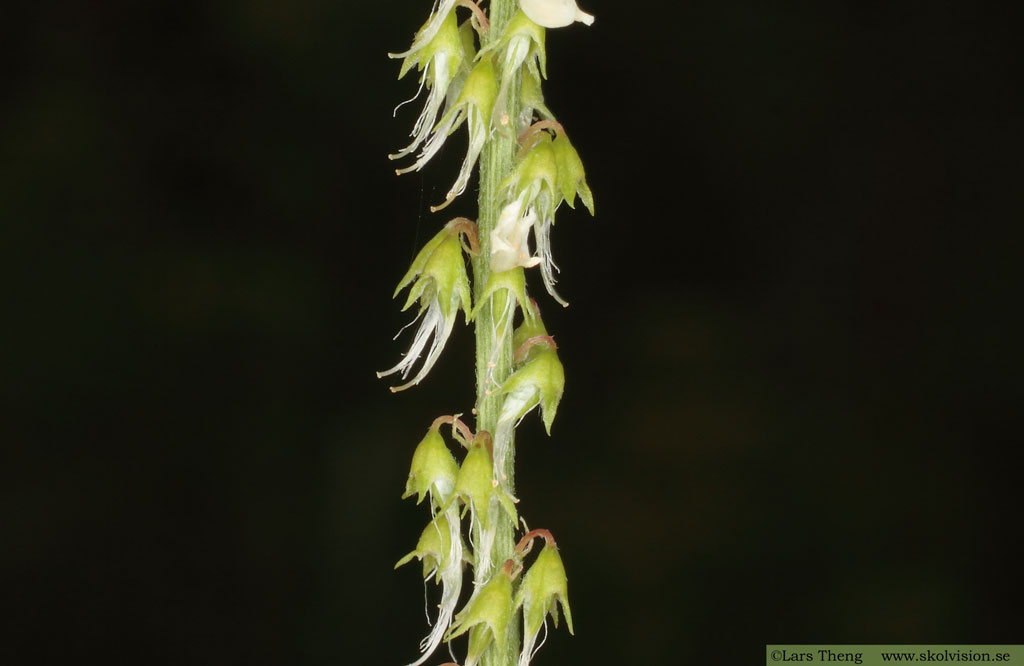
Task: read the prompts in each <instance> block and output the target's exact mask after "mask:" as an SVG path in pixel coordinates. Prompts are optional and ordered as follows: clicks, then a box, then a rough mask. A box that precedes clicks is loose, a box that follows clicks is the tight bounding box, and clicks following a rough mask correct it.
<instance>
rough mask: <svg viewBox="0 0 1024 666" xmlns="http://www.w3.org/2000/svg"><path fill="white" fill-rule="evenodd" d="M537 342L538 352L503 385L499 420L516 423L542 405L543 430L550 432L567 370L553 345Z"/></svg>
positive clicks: (560, 398)
mask: <svg viewBox="0 0 1024 666" xmlns="http://www.w3.org/2000/svg"><path fill="white" fill-rule="evenodd" d="M548 339H549V340H550V338H548ZM531 340H533V339H531ZM528 343H529V341H528ZM537 344H538V346H539V349H538V351H536V352H535V353H534V354H533V355H532V358H530V360H528V361H527V362H526V363H525V364H524V365H523V366H522V367H521V368H519V369H518V370H516V371H515V372H514V373H512V376H511V377H509V378H508V379H507V380H506V381H505V383H504V384H503V385H502V387H501V392H502V393H503V394H505V395H506V396H507V397H506V399H505V403H504V404H503V405H502V408H501V414H500V415H499V417H498V421H499V422H502V421H509V422H512V423H517V422H518V421H519V419H521V418H522V417H523V416H525V415H526V414H527V413H528V412H529V411H530V410H531V409H533V408H534V407H536V406H537V405H538V404H539V405H540V409H541V414H542V416H543V420H544V429H545V430H547V432H548V434H551V424H552V423H553V422H554V420H555V412H556V411H557V410H558V403H559V402H560V401H561V400H562V393H563V392H564V391H565V369H564V368H563V367H562V362H561V361H560V360H558V353H557V352H556V351H555V347H554V345H552V344H550V343H549V342H547V341H540V340H538V341H537ZM541 345H543V346H541Z"/></svg>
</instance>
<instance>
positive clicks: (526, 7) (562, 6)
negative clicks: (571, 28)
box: [519, 0, 594, 28]
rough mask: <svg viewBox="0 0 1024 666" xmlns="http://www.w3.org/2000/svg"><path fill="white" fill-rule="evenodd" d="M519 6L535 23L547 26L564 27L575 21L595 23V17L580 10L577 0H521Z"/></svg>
mask: <svg viewBox="0 0 1024 666" xmlns="http://www.w3.org/2000/svg"><path fill="white" fill-rule="evenodd" d="M519 7H520V8H521V9H522V10H523V12H524V13H525V14H526V15H527V16H529V17H530V19H531V20H532V21H533V22H534V23H537V24H538V25H542V26H544V27H545V28H564V27H565V26H567V25H570V24H571V23H573V22H574V21H579V22H580V23H584V24H586V25H592V24H593V23H594V17H593V16H591V15H590V14H587V13H585V12H582V11H580V9H579V7H577V6H576V1H575V0H519Z"/></svg>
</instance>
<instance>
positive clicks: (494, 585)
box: [445, 560, 513, 666]
mask: <svg viewBox="0 0 1024 666" xmlns="http://www.w3.org/2000/svg"><path fill="white" fill-rule="evenodd" d="M511 562H512V561H511V560H509V561H508V562H506V566H504V567H502V568H501V569H500V570H499V571H496V572H495V573H494V575H493V576H492V577H491V580H490V581H488V582H487V584H485V585H484V586H483V587H481V588H480V589H479V590H477V592H476V594H474V595H473V597H472V598H471V599H470V600H469V602H468V603H467V604H466V607H465V608H463V609H462V610H461V611H459V613H458V614H457V615H456V616H455V621H454V622H453V623H452V626H451V629H449V631H448V635H447V636H445V640H448V641H450V640H452V639H453V638H457V637H458V636H461V635H462V634H464V633H466V632H467V631H468V632H469V649H468V651H467V655H466V664H465V666H476V664H477V663H479V661H480V658H481V657H482V656H483V653H484V651H485V650H487V648H488V647H489V646H490V645H491V643H492V642H493V643H496V644H498V645H504V643H505V640H506V637H507V635H508V634H507V632H508V625H509V621H510V620H511V618H512V577H513V567H511V566H509V565H510V564H511Z"/></svg>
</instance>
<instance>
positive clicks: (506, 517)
mask: <svg viewBox="0 0 1024 666" xmlns="http://www.w3.org/2000/svg"><path fill="white" fill-rule="evenodd" d="M508 1H510V0H506V2H508ZM495 4H496V3H495V2H494V0H492V4H491V8H492V11H495V8H494V5H495ZM518 7H519V9H518V11H516V12H515V13H514V15H511V16H509V14H505V19H506V20H502V21H501V24H502V25H501V34H490V32H489V31H490V30H491V29H492V23H491V21H489V17H488V15H487V13H486V12H484V11H483V10H481V9H480V7H479V6H477V5H476V4H474V3H473V2H471V1H470V0H437V2H436V3H435V7H434V11H433V13H432V14H431V15H430V18H429V19H428V20H427V22H426V23H425V24H424V25H423V27H422V28H421V29H420V30H419V31H418V32H417V33H416V36H415V37H414V39H413V44H412V46H411V47H410V49H409V50H408V51H405V52H403V53H398V54H392V57H397V58H403V63H402V68H401V72H400V74H399V78H401V77H402V76H404V75H405V74H406V73H408V72H409V71H411V70H412V69H413V68H416V69H417V70H418V71H419V72H420V84H421V85H420V91H421V92H422V91H423V89H426V91H427V100H426V103H425V105H424V108H423V111H422V113H421V114H420V116H419V118H418V120H417V121H416V123H415V125H414V127H413V131H412V133H411V137H412V141H411V143H410V144H409V145H407V146H406V147H404V148H403V149H402V150H400V151H399V152H397V153H395V154H394V155H391V158H392V159H402V158H406V157H409V156H412V157H411V159H412V160H413V163H412V164H411V165H410V166H408V167H406V168H404V169H399V170H398V173H405V172H409V171H415V170H419V169H421V168H422V167H423V166H424V165H425V164H426V163H427V162H428V161H429V160H430V159H431V158H432V157H433V156H434V155H436V154H437V153H438V151H439V150H440V149H441V147H442V145H443V144H444V142H445V139H446V138H447V137H448V136H449V135H451V134H452V133H454V132H455V131H457V130H458V129H459V128H460V127H462V126H463V125H465V126H466V128H467V131H468V133H469V141H468V149H467V152H466V156H465V159H464V160H463V163H462V167H461V169H460V171H459V174H458V176H457V177H456V180H455V183H454V185H452V187H451V189H450V190H449V191H448V193H447V195H446V197H445V200H444V201H443V202H441V203H440V204H439V205H437V206H434V207H432V210H440V209H441V208H444V207H445V206H447V205H448V204H450V203H451V202H452V201H453V200H454V199H455V198H456V197H458V196H459V195H460V194H462V193H463V192H464V191H465V189H466V187H467V185H468V182H469V178H470V175H471V173H472V171H473V168H474V166H475V164H476V163H477V161H478V160H479V158H480V155H481V153H482V152H485V149H486V148H487V146H488V145H489V142H492V141H499V140H501V141H505V142H508V143H509V145H511V144H512V142H513V141H514V144H515V145H516V146H517V147H518V152H517V153H516V155H515V158H514V160H513V161H512V162H511V163H510V165H509V163H506V164H507V165H506V166H505V167H504V169H503V170H502V171H503V174H502V175H503V176H504V179H503V180H502V181H501V183H500V186H497V188H496V190H495V191H494V195H493V198H488V201H489V202H490V204H489V205H492V206H493V208H492V210H494V211H495V213H492V217H491V218H490V219H491V220H492V222H491V223H490V224H489V226H487V227H485V228H484V229H478V228H477V225H476V223H475V222H473V221H472V220H469V219H466V218H455V219H452V220H451V221H449V222H448V223H447V224H446V225H445V226H444V227H443V228H442V229H441V231H440V232H439V233H437V234H436V235H435V236H434V237H433V238H431V239H430V241H428V242H427V244H426V245H425V246H424V247H423V249H422V250H421V251H420V252H419V253H418V254H417V256H416V258H415V259H414V260H413V264H412V266H411V267H410V268H409V270H408V272H407V273H406V275H405V276H404V277H403V278H402V280H401V282H400V283H399V285H398V288H397V289H396V291H395V295H396V296H397V295H398V293H399V292H401V291H402V290H404V289H406V288H407V287H408V288H409V293H408V297H407V300H406V303H405V307H404V308H403V309H408V308H410V307H412V306H413V304H418V306H419V308H418V310H419V314H418V316H417V318H416V320H415V321H414V323H416V321H418V322H419V326H418V328H417V331H416V333H415V335H414V338H413V342H412V346H411V348H410V350H409V352H408V353H407V354H406V355H405V357H404V358H403V359H402V360H401V361H400V362H399V363H398V364H396V365H395V366H394V367H393V368H391V369H389V370H387V371H384V372H381V373H378V375H379V376H382V377H383V376H386V375H390V374H396V373H397V374H400V375H401V377H402V379H403V380H407V381H405V383H403V384H401V385H399V386H395V387H392V391H399V390H403V389H406V388H408V387H410V386H413V385H415V384H418V383H419V382H420V381H422V380H423V379H424V378H425V377H426V375H427V373H428V372H429V371H430V369H431V367H432V366H433V365H434V363H435V362H436V361H437V359H438V358H439V357H440V355H441V352H442V350H443V348H444V346H445V343H446V342H447V340H448V338H449V336H450V334H451V331H452V329H453V326H454V323H455V320H456V318H457V316H458V315H459V311H461V312H462V313H463V316H464V318H465V319H466V321H467V323H468V322H470V321H474V320H477V326H478V327H479V326H481V325H486V326H489V327H492V328H493V339H494V340H495V341H496V342H495V344H494V346H493V348H491V349H489V351H488V352H483V353H484V354H485V356H484V359H485V360H487V356H486V354H487V353H490V355H491V358H490V359H489V360H487V362H486V364H482V362H481V361H478V364H481V365H478V374H479V375H480V378H479V379H480V380H481V381H480V383H479V386H480V387H481V395H479V396H478V397H477V400H478V403H477V408H478V409H479V408H480V404H481V401H483V400H484V399H485V398H486V399H487V400H488V401H492V400H496V405H497V406H496V408H495V409H496V411H495V412H494V413H493V416H492V417H491V418H490V420H489V421H488V424H489V425H488V427H489V430H486V429H483V428H478V432H475V433H474V432H473V431H472V429H471V428H470V427H469V426H468V425H466V424H465V423H464V422H463V421H462V420H461V419H460V418H459V415H455V416H443V417H440V418H438V419H437V420H436V421H435V422H434V423H433V425H431V427H430V429H429V430H428V432H427V435H426V436H425V437H424V438H423V440H422V441H421V442H420V443H419V445H418V446H417V447H416V449H415V451H414V453H413V461H412V467H411V469H410V472H409V479H408V483H407V485H406V492H405V495H404V496H403V497H410V496H413V495H415V496H417V498H418V499H417V503H421V502H422V501H423V500H424V499H427V498H429V506H430V521H429V523H428V524H427V526H426V528H425V529H424V530H423V533H422V535H421V536H420V539H419V542H418V543H417V545H416V548H415V550H413V551H412V552H411V553H409V554H408V555H406V556H405V557H404V558H402V560H400V561H399V562H398V565H396V566H400V565H402V564H405V563H407V562H409V561H411V560H412V559H414V558H415V559H418V560H419V561H420V562H421V563H422V565H423V577H424V581H425V582H426V581H428V580H430V579H431V578H433V579H434V581H435V583H436V584H437V585H439V586H440V587H441V600H440V603H439V604H438V608H439V611H438V615H437V617H436V619H435V620H434V621H433V627H432V629H431V631H430V633H429V634H428V635H427V636H426V637H425V638H424V639H423V640H422V642H421V643H420V652H421V656H420V658H419V659H418V660H417V661H415V662H414V663H413V664H412V666H420V664H423V663H424V662H426V660H427V659H429V658H430V656H431V655H432V654H434V653H435V651H436V650H437V648H438V647H439V646H440V644H441V643H442V642H451V641H454V640H455V639H458V638H460V637H461V636H463V635H466V637H467V639H468V646H467V649H466V652H465V659H464V660H463V662H462V663H463V666H476V664H478V663H480V662H481V661H482V660H483V661H484V662H485V663H488V664H494V663H498V662H499V661H500V662H501V663H502V664H506V663H507V664H511V661H512V659H511V658H506V657H509V656H510V652H515V653H517V654H518V665H519V666H527V664H529V661H530V659H531V658H532V657H533V654H534V652H535V651H536V649H537V647H539V646H538V645H537V640H538V636H539V634H540V631H541V629H542V628H546V618H547V617H548V616H549V615H550V616H551V617H552V618H553V620H554V622H555V624H556V626H557V624H558V606H561V608H562V612H563V613H564V614H565V618H566V624H567V625H568V626H569V631H570V633H571V632H572V616H571V615H570V612H569V606H568V597H567V593H566V576H565V569H564V567H563V566H562V561H561V558H560V556H559V554H558V549H557V547H556V545H555V541H554V538H553V537H552V536H551V534H550V532H548V531H547V530H534V531H528V532H527V533H526V534H525V536H523V538H522V540H521V541H520V542H519V545H518V546H516V547H515V548H514V549H512V545H511V544H513V543H514V541H508V539H509V538H510V537H509V535H512V534H514V533H515V531H516V530H517V529H518V527H519V524H520V520H521V519H520V517H519V515H518V512H517V509H516V504H517V503H518V500H517V499H516V498H515V496H514V489H513V487H512V483H511V481H510V479H509V478H508V476H507V474H506V470H511V466H510V465H511V455H512V452H511V448H512V441H513V437H514V430H515V427H516V425H517V424H518V423H519V421H520V420H521V419H522V418H523V417H524V416H526V415H527V414H528V413H529V412H530V411H532V410H533V409H534V408H536V407H538V406H539V407H540V412H541V415H542V417H543V421H544V425H545V427H546V429H547V430H548V432H549V433H550V428H551V424H552V422H553V420H554V417H555V412H556V410H557V408H558V403H559V401H560V400H561V397H562V392H563V390H564V386H565V374H564V371H563V368H562V364H561V361H560V360H559V358H558V349H557V346H556V344H555V341H554V339H553V338H552V337H551V336H550V335H549V334H548V331H547V329H546V328H545V326H544V323H543V321H542V320H541V315H540V310H539V308H538V307H537V304H536V302H535V301H533V300H532V299H531V298H530V297H529V296H528V294H527V288H526V269H529V268H533V267H535V266H539V267H540V273H541V277H542V281H543V283H544V286H545V288H546V289H547V291H548V292H549V293H550V294H551V296H552V297H553V298H554V299H555V300H556V301H557V302H559V303H561V304H562V305H566V303H565V301H564V300H563V299H562V298H561V297H560V296H559V295H558V294H557V293H556V292H555V289H554V284H555V278H554V272H555V271H556V270H557V267H556V266H555V263H554V261H553V259H552V255H551V242H550V234H551V228H552V226H553V225H554V218H555V211H556V210H557V209H558V207H559V206H560V205H561V204H562V202H565V203H567V204H568V205H569V206H570V207H574V206H575V202H576V199H577V196H578V197H579V199H580V200H581V201H582V202H583V204H584V206H586V208H587V209H588V210H589V211H590V213H591V214H593V212H594V202H593V197H592V195H591V192H590V189H589V187H588V186H587V183H586V177H585V174H584V171H583V165H582V163H581V161H580V158H579V155H578V154H577V153H576V150H575V148H573V146H572V144H571V143H570V142H569V139H568V137H567V136H566V133H565V130H564V129H563V127H562V125H561V124H559V123H558V122H557V120H556V119H555V117H554V115H553V114H552V113H551V111H550V110H549V109H548V108H547V106H546V105H545V103H544V98H543V95H542V93H541V82H542V79H544V78H546V77H547V74H546V55H545V49H544V39H545V32H546V28H553V27H561V26H565V25H569V24H571V23H572V22H573V21H581V22H583V23H586V24H588V25H589V24H590V23H591V22H592V21H593V18H592V17H590V16H589V15H587V14H584V13H583V12H581V11H580V10H579V9H578V8H577V7H576V3H575V1H574V0H519V5H518ZM461 9H465V10H468V12H467V14H466V17H465V19H464V20H462V21H461V22H460V20H459V19H460V13H461ZM512 93H515V94H512ZM510 100H511V101H510ZM507 154H508V155H509V156H511V155H512V151H511V150H509V152H508V153H507ZM500 177H501V176H499V178H500ZM493 182H494V183H497V181H493ZM492 189H493V186H492ZM493 215H496V219H495V218H494V217H493ZM481 224H483V222H481ZM531 231H532V234H533V237H534V242H535V244H536V247H537V253H536V254H534V253H532V252H531V251H530V247H529V237H530V234H531ZM481 234H485V235H484V236H483V237H482V238H481V237H480V236H481ZM467 259H468V260H472V261H474V262H476V263H477V264H479V265H483V266H486V269H483V270H480V271H478V273H477V278H478V280H479V282H477V284H475V285H471V284H470V280H469V275H468V274H467V270H466V263H467ZM481 261H482V262H483V263H480V262H481ZM484 317H486V318H484ZM485 322H486V323H485ZM485 348H486V347H485V346H483V345H482V346H481V349H485ZM421 356H423V357H424V359H423V361H422V363H419V360H420V357H421ZM509 357H511V367H509V366H508V361H507V359H508V358H509ZM502 359H504V360H502ZM499 361H500V362H499ZM417 365H418V366H419V369H418V370H415V372H414V367H416V366H417ZM499 366H500V367H501V368H502V369H503V372H502V373H501V376H498V375H497V374H495V373H494V372H493V371H492V369H493V368H498V367H499ZM480 368H483V370H480ZM409 375H412V378H411V379H410V378H409ZM474 413H477V414H478V415H479V412H478V410H477V409H475V410H474ZM444 426H450V427H451V433H450V438H448V441H446V438H445V436H444V435H443V434H442V428H443V427H444ZM449 443H452V444H454V446H455V448H456V449H462V450H464V453H463V454H462V455H461V461H457V459H456V456H455V455H454V454H453V450H452V448H450V446H449ZM506 465H509V466H508V467H507V466H506ZM508 473H509V474H510V473H511V472H510V471H509V472H508ZM522 524H523V528H524V529H526V527H525V525H526V523H525V521H522ZM499 534H504V535H505V537H504V538H505V541H504V543H505V544H506V545H505V546H504V548H503V549H498V548H497V547H496V535H499ZM536 537H542V538H543V539H544V547H543V548H542V549H541V552H540V553H539V554H538V555H536V557H534V558H532V562H528V561H527V556H528V555H529V553H530V551H531V549H532V545H533V540H534V538H536ZM467 567H469V568H471V569H472V572H473V573H472V576H471V579H472V589H471V590H468V586H465V587H466V590H464V585H463V579H464V571H465V570H466V569H467ZM524 571H525V573H524ZM467 579H468V578H467ZM460 604H461V609H460ZM520 618H521V619H520ZM518 627H521V628H522V634H521V635H522V644H521V647H520V644H519V631H518ZM512 646H514V650H512V649H510V647H512ZM497 654H501V655H502V658H501V659H496V655H497Z"/></svg>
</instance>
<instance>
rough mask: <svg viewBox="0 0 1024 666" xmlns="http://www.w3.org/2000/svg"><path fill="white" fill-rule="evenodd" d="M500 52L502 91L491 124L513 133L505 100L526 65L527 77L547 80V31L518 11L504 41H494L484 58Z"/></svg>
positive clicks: (509, 24) (506, 31)
mask: <svg viewBox="0 0 1024 666" xmlns="http://www.w3.org/2000/svg"><path fill="white" fill-rule="evenodd" d="M491 51H498V52H500V54H501V55H500V56H499V61H500V63H501V65H500V66H501V77H500V78H501V88H500V89H499V90H498V97H497V101H496V102H495V104H494V111H493V113H492V123H493V125H494V126H495V127H496V128H499V129H505V128H508V130H510V131H514V130H515V128H514V127H510V126H509V125H510V123H511V122H512V120H513V119H512V118H509V116H508V113H507V112H506V108H505V99H506V97H507V96H508V88H509V85H510V84H511V83H512V81H513V80H514V77H515V74H516V72H518V71H519V70H520V69H521V68H522V66H523V65H524V64H526V69H527V71H526V72H524V77H533V78H534V79H536V80H537V81H538V82H539V81H540V78H541V76H543V77H544V78H547V53H546V52H545V50H544V28H542V27H541V26H539V25H537V24H536V23H534V22H533V21H531V20H530V19H529V18H528V17H527V16H526V14H524V13H523V12H521V11H519V12H516V13H515V14H514V15H513V16H512V18H511V19H510V20H509V22H508V25H506V26H505V32H504V33H503V34H502V36H501V38H500V39H498V40H497V41H495V42H492V43H491V44H490V45H488V46H487V47H486V48H484V49H483V50H482V51H481V52H480V53H481V55H483V54H485V53H488V52H491Z"/></svg>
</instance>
